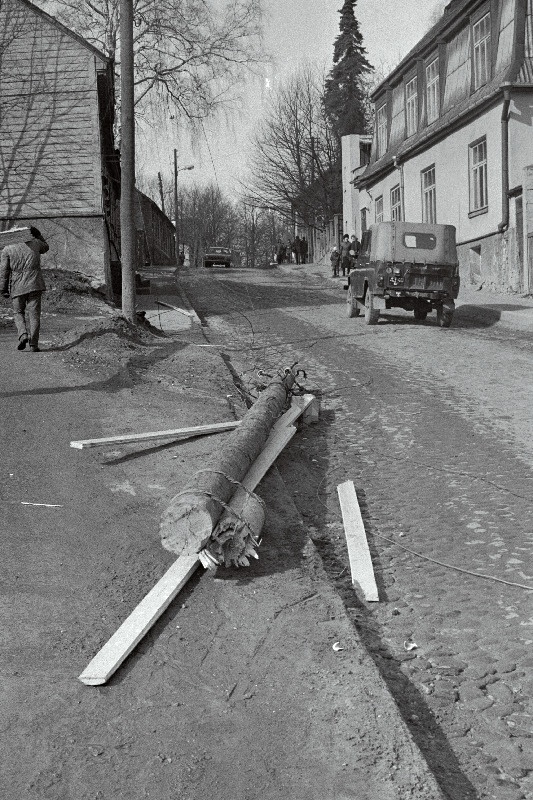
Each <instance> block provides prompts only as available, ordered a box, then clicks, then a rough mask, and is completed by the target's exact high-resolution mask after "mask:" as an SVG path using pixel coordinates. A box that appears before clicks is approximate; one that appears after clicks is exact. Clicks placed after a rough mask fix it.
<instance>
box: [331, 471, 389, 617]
mask: <svg viewBox="0 0 533 800" xmlns="http://www.w3.org/2000/svg"><path fill="white" fill-rule="evenodd" d="M337 494H338V495H339V502H340V504H341V511H342V521H343V523H344V533H345V535H346V544H347V545H348V557H349V559H350V570H351V573H352V584H353V583H356V582H357V583H358V584H359V586H360V587H361V589H362V592H363V594H364V596H365V599H366V600H369V601H373V602H375V601H379V596H378V587H377V585H376V579H375V577H374V568H373V566H372V557H371V555H370V550H369V547H368V542H367V538H366V532H365V526H364V523H363V518H362V516H361V509H360V508H359V503H358V501H357V494H356V492H355V486H354V483H353V481H346V483H341V484H340V485H339V486H337Z"/></svg>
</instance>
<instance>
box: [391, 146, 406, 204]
mask: <svg viewBox="0 0 533 800" xmlns="http://www.w3.org/2000/svg"><path fill="white" fill-rule="evenodd" d="M392 163H393V164H394V167H395V169H397V170H398V172H399V173H400V202H401V204H402V207H401V209H400V211H401V215H402V219H405V187H404V180H403V164H400V161H399V158H398V156H394V160H393V162H392Z"/></svg>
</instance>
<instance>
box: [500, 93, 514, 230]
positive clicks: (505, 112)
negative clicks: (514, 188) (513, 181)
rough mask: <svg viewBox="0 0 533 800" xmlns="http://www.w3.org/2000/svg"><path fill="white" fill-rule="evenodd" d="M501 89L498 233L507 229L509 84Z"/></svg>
mask: <svg viewBox="0 0 533 800" xmlns="http://www.w3.org/2000/svg"><path fill="white" fill-rule="evenodd" d="M502 89H503V106H502V116H501V130H502V221H501V222H500V224H499V225H498V232H499V233H504V232H505V231H506V230H507V228H508V227H509V106H510V104H511V84H510V83H504V84H502Z"/></svg>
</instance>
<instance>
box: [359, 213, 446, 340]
mask: <svg viewBox="0 0 533 800" xmlns="http://www.w3.org/2000/svg"><path fill="white" fill-rule="evenodd" d="M459 284H460V281H459V262H458V259H457V248H456V244H455V228H454V226H453V225H436V224H429V223H420V222H379V223H377V224H376V225H371V226H370V228H369V229H368V230H367V231H365V232H364V233H363V236H362V239H361V247H360V249H359V255H358V257H357V259H356V260H355V266H354V268H353V269H352V270H351V271H350V273H349V275H348V283H347V284H346V285H345V287H344V288H345V289H346V290H347V292H348V296H347V300H346V313H347V315H348V317H357V316H359V315H360V314H364V318H365V322H366V324H367V325H375V324H376V323H377V322H378V320H379V316H380V311H382V310H384V309H389V308H403V309H405V310H407V311H413V313H414V317H415V320H417V321H419V322H421V321H423V320H425V319H426V317H427V315H428V314H429V313H430V312H431V311H433V310H435V311H436V312H437V324H438V325H440V327H441V328H448V327H449V326H450V325H451V322H452V318H453V313H454V311H455V302H454V301H455V300H456V299H457V296H458V294H459Z"/></svg>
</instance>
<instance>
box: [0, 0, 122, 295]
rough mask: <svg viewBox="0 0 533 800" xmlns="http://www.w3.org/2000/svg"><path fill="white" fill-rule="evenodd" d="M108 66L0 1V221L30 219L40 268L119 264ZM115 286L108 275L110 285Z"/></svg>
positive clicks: (54, 28) (52, 26) (28, 12)
mask: <svg viewBox="0 0 533 800" xmlns="http://www.w3.org/2000/svg"><path fill="white" fill-rule="evenodd" d="M114 109H115V99H114V76H113V63H112V61H111V60H110V59H108V58H107V57H106V56H104V55H103V54H102V53H100V52H99V51H98V50H97V49H95V48H94V47H93V46H92V45H90V44H89V43H88V42H86V41H85V40H84V39H82V38H81V37H79V36H77V35H76V34H74V33H73V32H72V31H70V30H68V29H67V28H65V26H63V25H62V24H61V23H59V22H58V21H57V20H56V19H54V18H53V17H51V16H49V15H48V14H46V13H45V12H43V11H42V10H41V9H39V8H38V7H37V6H35V5H34V4H33V3H31V2H29V0H0V162H1V166H2V174H1V176H0V226H1V227H2V228H3V229H5V228H8V227H10V226H11V225H13V224H17V223H22V224H32V225H35V226H36V227H38V228H39V229H40V230H41V231H42V233H43V235H44V237H45V238H46V240H47V241H48V243H49V245H50V251H49V253H48V254H47V255H46V256H45V257H44V260H43V263H44V265H45V266H53V267H57V268H61V269H72V270H76V271H78V272H82V273H84V274H86V275H87V276H89V277H91V278H92V279H93V280H94V282H95V283H97V284H101V285H103V284H105V285H106V286H107V287H108V291H109V292H111V286H112V280H111V270H112V267H113V266H115V267H116V268H117V269H118V268H119V264H118V262H119V236H120V231H119V198H120V163H119V155H118V154H117V152H116V151H115V148H114V141H113V122H114ZM115 282H116V281H115Z"/></svg>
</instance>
